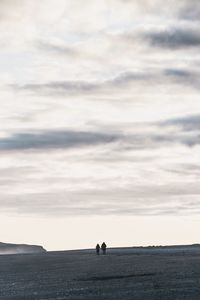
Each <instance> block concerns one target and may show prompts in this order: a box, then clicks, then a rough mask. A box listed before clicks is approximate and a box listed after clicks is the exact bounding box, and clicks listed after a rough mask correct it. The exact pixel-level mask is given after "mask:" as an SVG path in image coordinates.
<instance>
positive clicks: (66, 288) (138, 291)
mask: <svg viewBox="0 0 200 300" xmlns="http://www.w3.org/2000/svg"><path fill="white" fill-rule="evenodd" d="M0 299H2V300H6V299H18V300H23V299H24V300H29V299H32V300H33V299H43V300H45V299H52V300H56V299H57V300H58V299H59V300H61V299H91V300H95V299H105V300H109V299H115V300H117V299H120V300H122V299H134V300H139V299H140V300H151V299H152V300H158V299H161V300H165V299H167V300H169V299H171V300H177V299H180V300H184V299H188V300H193V299H196V300H198V299H200V250H199V247H197V248H195V247H194V249H187V248H186V249H184V248H178V249H177V248H176V247H175V248H174V249H172V248H169V249H167V248H165V249H164V250H163V249H151V248H150V249H140V248H138V249H137V248H136V249H130V248H128V249H112V250H108V253H107V255H106V256H103V255H101V256H96V254H95V253H94V252H93V251H89V250H85V251H69V252H48V253H44V254H26V255H4V256H0Z"/></svg>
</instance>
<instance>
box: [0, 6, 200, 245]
mask: <svg viewBox="0 0 200 300" xmlns="http://www.w3.org/2000/svg"><path fill="white" fill-rule="evenodd" d="M199 15H200V3H199V1H197V0H192V1H189V0H182V1H176V3H175V2H174V1H172V0H169V1H166V2H165V3H164V4H163V2H162V1H161V0H152V1H151V0H149V1H148V0H143V1H141V0H140V1H139V0H136V1H132V0H107V1H106V0H102V1H98V0H86V1H81V0H73V1H72V0H59V1H56V0H42V1H39V0H34V1H31V0H15V1H12V0H2V1H1V2H0V24H1V26H0V31H1V34H0V44H1V51H0V64H1V71H0V86H1V88H0V105H1V114H0V117H1V132H0V185H1V197H0V226H1V237H0V241H1V242H10V243H12V242H13V243H29V244H41V245H43V246H44V247H45V248H47V249H48V250H51V249H52V250H53V249H55V250H56V249H73V248H88V247H92V246H94V245H95V244H96V243H97V242H102V241H106V242H107V243H108V245H109V246H134V245H153V244H157V245H160V244H163V245H164V244H191V243H198V242H199V240H198V237H199V230H198V229H199V222H200V221H199V214H200V202H199V196H200V180H199V178H200V177H199V175H200V158H199V150H200V134H199V133H200V132H199V129H200V102H199V96H200V84H199V65H200V54H199V53H200V52H199V50H200V34H199V25H200V18H199Z"/></svg>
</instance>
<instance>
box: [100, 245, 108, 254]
mask: <svg viewBox="0 0 200 300" xmlns="http://www.w3.org/2000/svg"><path fill="white" fill-rule="evenodd" d="M106 248H107V246H106V243H105V242H103V244H102V245H101V250H102V251H103V254H104V255H105V254H106Z"/></svg>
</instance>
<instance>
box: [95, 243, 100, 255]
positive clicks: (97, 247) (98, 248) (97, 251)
mask: <svg viewBox="0 0 200 300" xmlns="http://www.w3.org/2000/svg"><path fill="white" fill-rule="evenodd" d="M99 251H100V246H99V244H97V245H96V254H97V255H99Z"/></svg>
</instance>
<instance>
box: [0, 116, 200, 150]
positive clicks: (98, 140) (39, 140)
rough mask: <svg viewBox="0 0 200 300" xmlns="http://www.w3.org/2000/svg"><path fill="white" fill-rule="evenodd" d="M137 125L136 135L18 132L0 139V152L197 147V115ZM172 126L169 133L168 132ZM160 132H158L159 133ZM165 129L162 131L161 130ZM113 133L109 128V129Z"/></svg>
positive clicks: (199, 123)
mask: <svg viewBox="0 0 200 300" xmlns="http://www.w3.org/2000/svg"><path fill="white" fill-rule="evenodd" d="M149 125H150V128H151V130H150V129H149V128H148V124H145V123H144V124H140V129H142V131H141V132H140V133H138V132H137V128H136V129H135V130H134V127H133V129H132V131H131V132H130V133H128V134H127V133H126V129H125V128H124V129H123V131H122V130H120V128H119V127H116V130H115V131H113V132H112V131H110V130H109V128H108V129H107V131H106V130H105V126H104V130H103V131H102V129H101V127H100V128H99V130H98V131H96V132H92V131H91V132H89V131H88V132H86V131H72V130H54V131H50V130H46V131H43V130H38V131H35V132H29V133H27V132H21V133H15V134H12V135H11V136H9V137H6V138H1V139H0V151H20V150H43V149H50V150H51V149H52V150H53V149H70V148H80V147H90V146H94V145H102V144H111V143H112V144H113V143H115V149H114V148H113V150H112V151H114V152H113V153H115V155H118V154H117V152H118V151H121V150H131V149H132V150H134V149H154V148H159V147H171V146H173V145H176V144H182V145H185V146H188V147H192V146H195V145H199V144H200V133H197V132H200V131H199V129H200V117H199V116H198V115H195V116H188V117H185V118H177V119H170V120H166V121H162V122H157V123H150V124H149ZM171 126H173V127H174V131H173V133H172V132H171V131H169V130H168V129H169V128H170V127H171ZM161 129H162V132H160V130H161ZM164 129H165V130H164ZM112 130H113V128H112Z"/></svg>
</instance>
